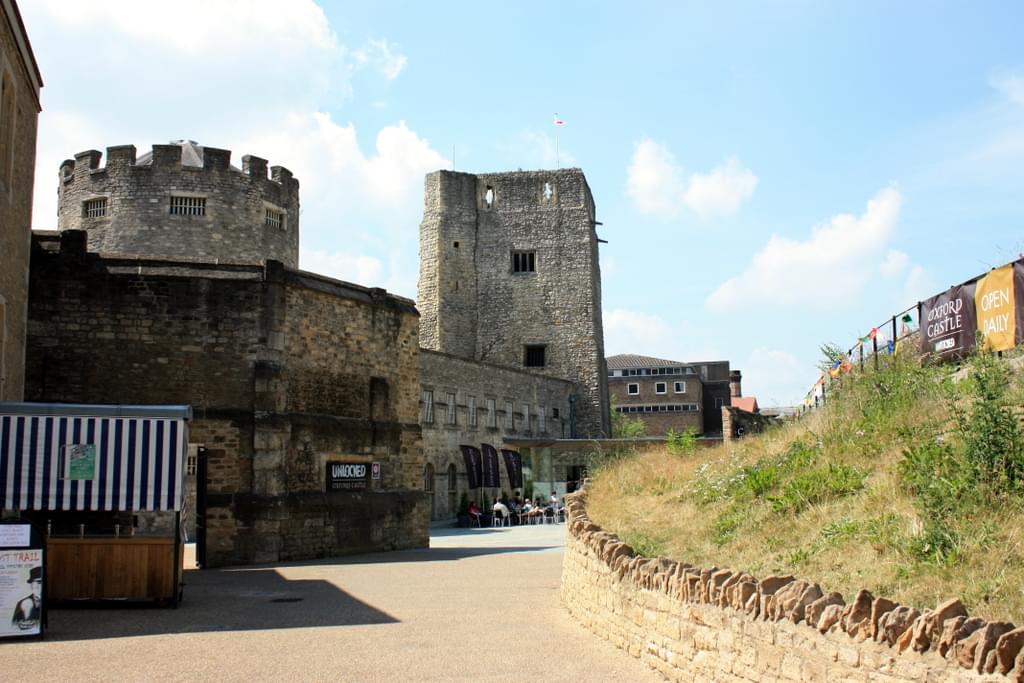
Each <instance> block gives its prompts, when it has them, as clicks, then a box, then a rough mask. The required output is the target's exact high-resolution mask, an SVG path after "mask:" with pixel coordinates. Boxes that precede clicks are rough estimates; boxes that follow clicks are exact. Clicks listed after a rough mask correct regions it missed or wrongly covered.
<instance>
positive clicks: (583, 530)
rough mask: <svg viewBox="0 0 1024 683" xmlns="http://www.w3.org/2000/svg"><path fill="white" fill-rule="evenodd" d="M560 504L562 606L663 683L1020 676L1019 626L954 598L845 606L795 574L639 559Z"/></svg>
mask: <svg viewBox="0 0 1024 683" xmlns="http://www.w3.org/2000/svg"><path fill="white" fill-rule="evenodd" d="M585 501H586V498H585V492H580V493H577V494H573V495H571V496H569V497H568V499H567V515H566V522H567V524H566V549H565V562H564V565H563V573H562V589H561V590H562V602H563V604H565V606H566V607H567V608H568V610H569V612H570V613H571V614H572V615H573V616H574V617H575V618H576V619H577V620H578V621H579V622H580V623H582V624H583V625H584V626H585V627H587V628H588V629H590V630H591V631H593V632H594V633H595V634H597V635H599V636H601V637H602V638H605V639H606V640H609V641H611V642H612V643H613V644H615V645H616V646H618V647H620V648H622V649H623V650H626V651H627V652H629V653H630V654H632V655H633V656H635V657H639V658H640V659H642V660H643V661H644V662H646V663H648V664H649V665H650V666H652V667H653V668H655V669H657V670H658V671H659V672H661V673H662V674H663V675H664V676H665V677H666V678H667V679H669V680H673V681H757V682H771V681H794V682H795V681H873V682H878V683H896V682H897V681H898V682H901V683H910V682H911V681H955V682H962V683H967V682H968V681H1007V680H1012V681H1022V680H1024V628H1015V627H1014V625H1013V624H1010V623H1007V622H1002V621H994V622H987V623H986V622H985V621H984V620H982V619H979V618H976V617H970V616H969V615H968V614H967V611H966V610H965V609H964V607H963V605H961V604H960V601H959V600H956V599H953V600H949V601H947V602H945V603H943V604H941V605H938V606H937V607H936V608H935V609H933V610H932V609H925V610H924V612H923V613H922V612H919V611H918V610H917V609H915V608H913V607H908V606H902V605H898V604H896V603H894V602H893V601H891V600H887V599H886V598H884V597H875V596H873V595H872V594H871V593H869V592H868V591H864V590H862V591H860V592H859V593H858V594H857V595H856V596H855V597H854V599H853V601H852V602H851V603H850V604H846V602H845V600H844V599H843V596H842V595H840V594H839V593H834V592H828V591H826V590H824V589H823V588H822V587H820V586H818V585H817V584H815V583H811V582H809V581H803V580H799V579H796V578H795V577H793V576H769V577H766V578H763V579H761V580H760V581H759V580H758V579H756V578H755V577H753V576H751V575H750V574H748V573H746V572H743V571H738V570H731V569H720V568H718V567H705V568H701V567H695V566H693V565H690V564H687V563H685V562H677V561H675V560H669V559H667V558H647V557H641V556H638V555H637V554H636V553H635V552H634V551H633V549H632V548H631V547H630V546H628V545H627V544H625V543H623V542H622V541H621V540H620V539H619V538H618V537H617V536H615V535H614V534H612V533H609V532H606V531H603V530H602V529H601V528H600V527H598V526H597V525H596V524H594V523H593V522H592V521H590V519H589V517H588V516H587V513H586V509H585Z"/></svg>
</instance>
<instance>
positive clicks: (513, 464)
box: [501, 448, 523, 489]
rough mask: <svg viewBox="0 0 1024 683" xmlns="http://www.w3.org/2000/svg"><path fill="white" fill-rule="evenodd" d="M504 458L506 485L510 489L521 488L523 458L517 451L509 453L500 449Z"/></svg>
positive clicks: (505, 449)
mask: <svg viewBox="0 0 1024 683" xmlns="http://www.w3.org/2000/svg"><path fill="white" fill-rule="evenodd" d="M501 454H502V456H504V458H505V471H506V472H508V485H509V486H510V487H511V488H512V489H522V488H523V456H521V455H520V454H519V451H510V450H509V449H507V448H502V449H501Z"/></svg>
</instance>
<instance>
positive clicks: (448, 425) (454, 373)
mask: <svg viewBox="0 0 1024 683" xmlns="http://www.w3.org/2000/svg"><path fill="white" fill-rule="evenodd" d="M420 377H421V380H420V381H421V383H422V388H423V394H422V395H421V397H420V424H421V425H422V426H423V455H424V459H425V460H426V462H427V464H428V468H427V470H426V471H425V473H424V476H425V477H426V479H425V488H427V489H428V491H429V493H430V497H431V517H432V518H433V519H450V518H452V517H454V516H455V514H456V512H457V507H458V504H459V500H460V498H461V496H462V494H463V493H466V494H467V495H468V496H469V497H471V498H473V497H475V496H476V495H477V492H476V491H470V490H469V489H468V486H467V483H468V482H467V481H466V468H465V463H464V462H463V461H462V454H461V451H460V450H459V446H460V445H463V444H466V445H471V446H476V447H477V448H479V447H480V444H481V443H488V444H490V445H492V446H494V447H495V448H499V449H500V448H504V447H505V439H506V438H508V437H510V436H533V437H548V438H551V439H554V438H559V437H565V436H568V430H569V417H568V416H569V405H570V404H569V399H570V396H571V395H572V390H573V384H572V383H571V382H569V381H567V380H562V379H555V378H552V377H546V376H544V375H540V374H538V373H535V372H527V371H526V370H524V369H522V368H510V367H503V366H497V365H491V364H489V363H481V362H473V361H468V360H466V359H464V358H459V357H458V356H452V355H448V354H445V353H439V352H436V351H427V350H422V351H421V352H420ZM428 392H429V399H427V396H428ZM453 398H454V400H455V404H454V406H452V405H451V404H450V400H451V399H453ZM426 400H430V401H431V405H432V410H431V413H432V414H431V415H430V416H429V417H430V419H429V420H428V419H427V417H428V416H427V415H425V411H426V405H425V401H426ZM492 410H493V413H492ZM511 448H513V449H515V447H514V446H511ZM499 470H500V471H501V480H502V485H501V487H500V488H499V489H497V490H493V489H492V490H488V491H487V495H488V496H489V497H490V499H491V500H494V499H495V498H496V496H497V495H498V494H500V492H501V491H504V492H505V493H506V494H511V493H512V492H513V487H512V486H511V485H510V484H509V483H508V480H507V476H508V473H507V472H506V471H505V468H504V465H503V464H502V465H501V466H500V467H499Z"/></svg>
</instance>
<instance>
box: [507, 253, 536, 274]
mask: <svg viewBox="0 0 1024 683" xmlns="http://www.w3.org/2000/svg"><path fill="white" fill-rule="evenodd" d="M512 272H513V273H536V272H537V252H535V251H513V252H512Z"/></svg>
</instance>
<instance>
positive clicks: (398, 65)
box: [352, 40, 409, 81]
mask: <svg viewBox="0 0 1024 683" xmlns="http://www.w3.org/2000/svg"><path fill="white" fill-rule="evenodd" d="M393 47H394V46H393V45H392V44H391V43H389V42H388V41H386V40H369V41H367V43H366V47H363V48H360V49H358V50H355V51H354V52H353V53H352V58H353V61H354V62H355V64H356V65H357V66H360V67H365V66H372V67H373V68H375V69H377V70H378V71H380V72H381V74H383V75H384V77H385V78H386V79H388V80H389V81H393V80H395V79H396V78H398V74H400V73H402V69H404V68H405V65H406V64H407V63H408V61H409V60H408V59H407V58H406V56H405V55H403V54H399V53H397V52H394V51H393V50H392V48H393Z"/></svg>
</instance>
